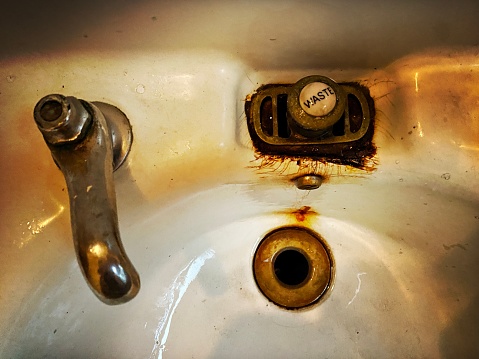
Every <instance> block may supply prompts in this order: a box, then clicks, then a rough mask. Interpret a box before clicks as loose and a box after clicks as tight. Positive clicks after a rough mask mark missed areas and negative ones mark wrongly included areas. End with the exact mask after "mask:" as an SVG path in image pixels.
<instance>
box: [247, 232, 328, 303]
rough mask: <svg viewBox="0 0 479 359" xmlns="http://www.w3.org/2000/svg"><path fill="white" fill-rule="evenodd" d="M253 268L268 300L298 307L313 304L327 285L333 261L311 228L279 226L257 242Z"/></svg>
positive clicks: (257, 281) (258, 283)
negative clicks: (258, 243)
mask: <svg viewBox="0 0 479 359" xmlns="http://www.w3.org/2000/svg"><path fill="white" fill-rule="evenodd" d="M253 271H254V277H255V280H256V284H257V285H258V287H259V289H260V290H261V292H262V293H263V294H264V295H265V296H266V297H267V298H268V299H270V300H271V301H272V302H273V303H275V304H277V305H279V306H281V307H284V308H288V309H299V308H303V307H306V306H309V305H312V304H314V303H317V302H318V301H319V299H320V298H321V297H322V296H323V295H324V294H325V293H326V291H327V289H328V288H329V287H330V286H331V282H332V276H333V260H332V257H331V256H330V254H329V251H328V249H327V247H326V245H325V244H324V241H323V240H322V239H321V237H320V236H319V235H318V234H316V233H315V232H313V231H312V230H310V229H308V228H303V227H282V228H278V229H275V230H274V231H272V232H270V233H268V234H267V235H266V236H265V238H264V239H263V240H262V241H261V243H260V245H259V246H258V248H257V249H256V253H255V256H254V262H253Z"/></svg>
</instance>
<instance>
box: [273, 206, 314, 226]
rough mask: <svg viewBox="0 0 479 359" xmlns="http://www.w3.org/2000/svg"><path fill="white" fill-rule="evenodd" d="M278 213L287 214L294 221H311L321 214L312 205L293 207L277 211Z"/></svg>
mask: <svg viewBox="0 0 479 359" xmlns="http://www.w3.org/2000/svg"><path fill="white" fill-rule="evenodd" d="M275 213H276V214H280V215H286V216H288V217H289V218H290V220H291V222H292V223H302V224H304V223H305V222H311V220H312V219H314V218H316V217H318V216H319V213H318V212H316V211H315V210H314V209H312V208H311V207H310V206H302V207H301V208H292V209H286V210H282V211H277V212H275Z"/></svg>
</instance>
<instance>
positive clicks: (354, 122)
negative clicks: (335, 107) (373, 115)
mask: <svg viewBox="0 0 479 359" xmlns="http://www.w3.org/2000/svg"><path fill="white" fill-rule="evenodd" d="M348 108H349V127H350V129H351V132H352V133H356V132H358V131H359V129H360V128H361V125H362V124H363V108H362V107H361V102H360V101H359V99H358V98H357V97H356V96H353V95H348Z"/></svg>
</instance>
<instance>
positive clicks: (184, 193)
mask: <svg viewBox="0 0 479 359" xmlns="http://www.w3.org/2000/svg"><path fill="white" fill-rule="evenodd" d="M358 3H359V2H358ZM358 3H356V2H355V3H351V2H348V1H339V2H338V1H335V2H308V1H302V2H293V1H290V2H288V1H283V2H279V3H277V2H269V1H260V2H242V3H241V4H239V3H238V2H224V1H223V2H219V1H218V2H216V1H208V2H181V3H169V2H148V1H144V2H138V3H135V4H129V3H127V2H123V3H120V4H117V3H115V2H113V1H107V2H104V4H103V5H98V4H94V3H93V2H92V3H91V4H89V3H83V4H82V5H68V7H71V8H68V9H67V8H65V6H66V5H61V4H60V3H56V4H46V5H45V4H43V3H38V4H37V3H32V4H30V6H29V7H28V8H27V10H25V9H23V8H21V6H22V5H13V8H12V9H11V10H8V11H5V12H2V15H1V16H3V17H4V18H2V22H0V27H1V29H2V32H1V34H0V39H1V41H2V42H3V44H4V45H2V49H1V50H0V58H1V62H2V63H1V66H0V118H1V119H2V131H0V153H1V155H0V156H1V161H0V172H1V174H2V176H1V177H0V178H1V180H0V181H1V186H0V188H1V196H0V213H1V216H0V218H1V222H0V255H1V260H0V283H1V288H2V290H1V291H0V308H1V309H0V333H2V335H1V340H0V357H1V358H65V357H68V358H160V357H164V358H188V357H193V358H225V357H228V358H267V357H280V358H293V357H294V358H388V357H390V358H398V357H401V358H409V357H410V358H418V357H421V358H459V357H460V358H466V357H471V358H473V357H477V356H479V347H478V345H477V343H478V341H479V334H478V332H477V330H476V326H477V323H478V320H479V299H478V298H479V288H478V286H477V273H478V272H479V187H478V186H477V183H478V180H479V175H478V171H479V87H478V85H477V84H478V83H479V47H478V46H477V45H478V44H479V23H478V22H477V20H476V18H477V13H478V11H479V5H478V4H477V3H476V2H466V1H464V2H462V4H460V5H459V4H456V3H455V4H452V3H451V4H450V3H446V2H444V3H443V4H441V5H440V6H439V4H438V3H437V2H427V1H423V2H421V3H414V4H413V3H410V4H409V3H405V4H401V3H397V4H395V3H393V2H391V3H385V2H377V1H367V2H361V4H358ZM62 6H63V7H62ZM16 7H18V8H16ZM5 14H7V15H5ZM23 15H24V16H23ZM51 19H55V22H52V21H51ZM313 74H319V75H324V76H328V77H331V78H333V79H335V80H336V81H338V82H341V81H360V82H361V83H363V84H364V85H366V86H367V87H369V89H370V91H371V95H372V96H373V98H374V99H375V106H376V111H377V115H376V131H375V136H374V142H375V144H376V146H377V155H376V157H375V161H376V162H377V163H376V164H375V166H374V168H375V170H374V171H369V172H366V171H361V170H357V169H352V168H346V167H344V166H333V165H328V164H326V165H317V164H314V163H312V164H311V166H309V167H307V168H304V167H302V168H299V167H298V166H297V164H296V162H295V161H285V162H282V163H280V162H277V161H272V162H271V161H269V162H268V161H262V159H261V158H259V159H256V158H257V156H256V155H255V152H254V149H253V147H252V144H251V140H250V138H249V135H248V130H247V127H246V118H245V114H244V101H245V98H246V97H247V95H249V94H252V93H253V92H254V91H255V90H256V89H257V88H258V87H259V86H260V85H262V84H265V83H294V82H296V81H297V80H299V79H300V78H302V77H304V76H307V75H313ZM50 93H63V94H65V95H73V96H77V97H79V98H82V99H85V100H89V101H104V102H108V103H111V104H113V105H115V106H118V107H119V108H120V109H121V110H122V111H124V112H125V113H126V114H127V115H128V117H129V118H130V121H131V123H132V126H133V135H134V142H133V147H132V151H131V154H130V155H129V157H128V159H127V163H126V165H124V166H123V167H121V168H120V169H119V170H118V171H117V172H116V173H115V186H116V192H117V201H118V213H119V219H120V231H121V237H122V240H123V244H124V246H125V249H126V251H127V253H128V255H129V257H130V259H131V260H132V262H133V263H134V264H135V266H136V268H137V270H138V272H139V274H140V276H141V290H140V293H139V294H138V296H137V297H136V298H134V299H133V300H132V301H131V302H128V303H126V304H123V305H119V306H113V307H112V306H107V305H105V304H103V303H101V302H100V301H98V299H97V298H96V297H95V296H94V295H93V294H92V293H91V291H90V290H89V289H88V287H87V285H86V283H85V281H84V279H83V277H82V275H81V272H80V270H79V267H78V264H77V262H76V258H75V252H74V248H73V243H72V239H71V228H70V217H69V204H68V195H67V192H66V188H65V182H64V179H63V176H62V173H61V172H60V171H59V170H58V169H57V167H56V166H55V164H54V162H53V160H52V158H51V155H50V152H49V150H48V148H47V146H46V145H45V143H44V141H43V139H42V137H41V134H40V132H39V131H38V129H37V128H36V125H35V123H34V121H33V116H32V112H33V107H34V106H35V104H36V102H37V101H38V100H39V99H40V98H41V97H42V96H44V95H47V94H50ZM312 170H313V171H315V172H317V173H318V174H321V175H323V176H325V177H327V178H328V180H327V181H325V183H324V184H323V185H322V186H321V187H320V188H319V189H317V190H315V191H310V192H308V191H300V190H298V189H297V188H296V187H295V186H294V184H293V183H292V182H291V178H293V177H294V176H296V175H297V174H298V171H299V173H309V172H310V171H312ZM305 206H308V207H311V210H310V211H309V212H308V213H306V215H305V216H304V218H302V216H297V215H295V214H294V212H295V211H297V210H298V209H300V208H302V207H305ZM287 225H295V226H304V227H307V228H311V229H312V230H314V231H315V232H317V233H319V234H320V235H321V236H322V237H323V238H324V240H325V241H326V242H327V244H328V245H329V246H330V248H331V252H332V255H333V257H334V263H335V278H334V287H333V288H332V289H331V290H330V291H329V292H328V296H327V298H326V299H325V300H324V301H322V302H321V303H320V304H319V305H316V306H313V307H312V308H310V309H308V310H303V311H287V310H284V309H281V308H279V307H277V306H276V305H274V304H272V303H271V302H269V301H268V300H267V299H266V298H265V297H264V296H263V295H262V294H261V292H260V291H259V290H258V288H257V287H256V284H255V281H254V278H253V273H252V260H253V254H254V251H255V249H256V247H257V245H258V243H259V241H260V240H261V239H262V238H263V236H264V235H265V234H266V233H268V232H269V231H271V230H272V229H275V228H278V227H281V226H287Z"/></svg>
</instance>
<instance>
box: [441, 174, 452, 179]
mask: <svg viewBox="0 0 479 359" xmlns="http://www.w3.org/2000/svg"><path fill="white" fill-rule="evenodd" d="M441 178H442V179H445V180H446V181H449V180H450V179H451V174H450V173H443V174H442V175H441Z"/></svg>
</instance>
